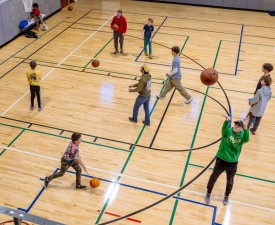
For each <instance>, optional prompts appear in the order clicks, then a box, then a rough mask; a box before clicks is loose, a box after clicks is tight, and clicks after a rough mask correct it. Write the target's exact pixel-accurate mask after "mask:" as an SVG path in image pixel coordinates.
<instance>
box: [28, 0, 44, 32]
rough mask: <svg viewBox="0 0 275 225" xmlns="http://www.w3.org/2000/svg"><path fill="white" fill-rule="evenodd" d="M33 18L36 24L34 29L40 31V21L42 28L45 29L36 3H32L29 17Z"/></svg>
mask: <svg viewBox="0 0 275 225" xmlns="http://www.w3.org/2000/svg"><path fill="white" fill-rule="evenodd" d="M31 18H33V19H34V21H35V24H36V29H37V30H39V31H40V22H41V23H42V24H43V30H45V27H46V24H45V22H44V20H43V18H42V15H41V12H40V9H39V6H38V4H37V3H33V5H32V12H31V15H30V19H31Z"/></svg>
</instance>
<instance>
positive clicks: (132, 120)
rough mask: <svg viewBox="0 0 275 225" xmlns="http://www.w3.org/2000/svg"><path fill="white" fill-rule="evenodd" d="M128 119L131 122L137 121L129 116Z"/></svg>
mask: <svg viewBox="0 0 275 225" xmlns="http://www.w3.org/2000/svg"><path fill="white" fill-rule="evenodd" d="M129 120H130V121H131V122H133V123H136V122H137V121H135V120H134V119H133V118H132V117H129Z"/></svg>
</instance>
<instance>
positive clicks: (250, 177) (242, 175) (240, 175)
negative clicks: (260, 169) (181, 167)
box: [189, 163, 275, 184]
mask: <svg viewBox="0 0 275 225" xmlns="http://www.w3.org/2000/svg"><path fill="white" fill-rule="evenodd" d="M189 165H190V166H194V167H198V168H205V167H204V166H200V165H197V164H193V163H189ZM209 170H213V168H209ZM236 176H239V177H245V178H249V179H253V180H259V181H264V182H268V183H272V184H275V181H274V180H267V179H263V178H260V177H254V176H250V175H246V174H241V173H236Z"/></svg>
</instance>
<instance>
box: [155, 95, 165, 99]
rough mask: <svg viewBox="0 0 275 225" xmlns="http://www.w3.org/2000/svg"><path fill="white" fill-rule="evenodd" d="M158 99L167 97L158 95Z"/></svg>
mask: <svg viewBox="0 0 275 225" xmlns="http://www.w3.org/2000/svg"><path fill="white" fill-rule="evenodd" d="M156 97H157V99H164V98H165V97H162V96H160V95H156Z"/></svg>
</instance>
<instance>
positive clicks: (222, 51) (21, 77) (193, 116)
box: [0, 0, 275, 225]
mask: <svg viewBox="0 0 275 225" xmlns="http://www.w3.org/2000/svg"><path fill="white" fill-rule="evenodd" d="M73 6H74V10H73V11H72V12H69V11H68V10H67V9H66V8H65V9H63V10H62V11H61V12H59V13H57V14H56V15H54V16H53V17H51V18H50V19H48V20H47V21H46V22H47V25H48V26H49V30H48V31H47V32H40V34H41V35H42V37H41V38H40V39H38V40H35V39H26V38H24V37H20V38H18V39H16V40H14V41H13V42H12V43H10V44H8V45H7V46H5V47H4V48H2V49H1V50H0V77H1V79H0V89H1V96H2V97H1V98H0V115H1V117H0V126H1V129H0V132H1V135H0V138H1V139H0V140H1V143H0V144H1V146H0V148H1V153H0V154H1V156H0V173H1V176H0V177H1V187H0V188H1V191H0V205H6V206H9V207H12V208H21V209H24V210H26V211H28V212H30V213H32V214H34V215H38V216H41V217H45V218H48V219H51V220H56V221H59V222H63V223H66V224H81V225H85V224H95V223H98V224H99V223H101V222H106V221H109V220H112V219H115V218H117V216H118V215H120V216H122V215H125V214H128V213H131V212H133V211H135V210H138V209H140V208H143V207H145V206H147V205H149V204H151V203H153V202H155V201H158V200H159V199H161V198H163V197H164V195H166V194H170V193H172V192H173V191H175V190H176V189H177V188H178V187H179V186H181V185H183V184H186V183H187V182H188V181H190V180H191V179H192V178H193V177H195V176H196V175H197V174H198V173H199V172H200V171H201V170H202V169H203V168H204V167H205V166H206V165H207V164H208V163H209V162H210V161H211V159H213V157H214V156H215V154H216V152H217V149H218V144H215V145H213V146H211V147H208V148H204V149H202V150H198V151H193V152H161V151H154V150H152V149H151V150H150V149H149V148H148V147H149V146H151V147H153V148H160V149H168V150H176V149H190V148H196V147H199V146H204V145H207V144H210V143H212V142H214V141H215V140H217V139H219V138H220V135H221V126H222V123H223V117H221V116H220V115H221V114H225V111H224V109H223V108H222V107H221V106H220V105H219V104H217V103H216V102H215V101H213V100H212V99H210V98H208V97H205V96H204V95H203V94H200V93H198V92H195V91H192V90H189V92H190V94H192V96H193V97H194V101H193V102H192V103H191V104H190V105H186V104H184V103H183V99H182V97H181V95H180V94H179V93H178V92H177V91H176V92H174V93H173V91H172V92H170V93H169V94H168V95H167V97H166V99H165V100H157V99H156V98H155V95H156V94H158V93H159V92H160V91H161V90H162V88H163V85H164V82H165V79H166V77H165V74H166V73H167V72H168V71H169V70H170V67H171V61H172V55H171V51H170V49H169V48H170V47H172V46H173V45H178V46H179V47H180V48H181V50H182V53H184V54H186V55H187V56H189V57H191V58H193V59H195V60H196V61H197V62H198V63H200V64H201V65H203V66H204V67H215V69H216V70H217V71H219V82H220V83H221V84H222V86H223V87H224V89H225V91H226V93H227V95H228V97H229V100H230V104H231V107H232V113H233V119H239V118H244V117H245V115H246V114H247V112H248V109H249V106H248V104H247V99H248V98H250V97H252V96H253V92H254V90H255V87H256V84H257V82H258V79H259V78H260V75H261V66H262V64H263V63H265V62H270V63H273V64H274V62H275V52H274V48H275V45H274V39H275V25H274V20H273V18H271V17H269V16H268V15H267V14H266V13H260V12H248V11H235V10H234V11H232V10H226V9H217V8H206V7H195V6H186V5H177V4H160V3H149V2H140V1H129V0H121V1H118V0H116V1H88V0H79V1H78V3H74V4H73ZM118 9H122V10H123V15H124V16H125V17H126V19H127V22H128V30H127V33H126V36H125V49H124V50H125V53H124V54H119V55H115V56H114V55H113V51H114V47H113V39H112V38H113V36H112V32H111V30H110V28H109V26H110V22H111V20H112V17H113V16H114V15H115V13H116V11H117V10H118ZM148 17H152V18H153V19H154V26H155V30H156V31H157V32H156V34H155V36H154V38H153V42H156V43H159V44H161V45H164V46H167V47H168V48H165V47H163V46H160V45H158V44H155V43H153V59H152V60H150V59H148V58H146V57H145V56H144V54H141V55H140V53H141V51H142V49H143V41H142V40H141V39H139V38H140V37H141V31H142V28H143V25H144V24H145V23H146V21H147V18H148ZM139 55H140V56H139ZM93 58H98V59H99V61H100V66H99V67H98V68H92V67H91V65H90V62H91V60H92V59H93ZM31 60H36V61H37V62H38V69H39V70H40V71H41V72H42V74H43V81H42V83H41V93H42V101H43V106H44V109H43V111H41V112H38V110H37V108H35V110H34V111H30V110H29V98H30V95H29V93H28V90H29V86H28V83H27V80H26V76H25V72H26V70H27V69H28V68H29V62H30V61H31ZM145 62H146V63H148V64H149V65H150V68H151V74H152V76H153V80H152V81H153V84H152V97H151V101H150V110H151V121H152V122H151V126H150V127H143V124H142V119H143V117H144V113H143V110H141V111H140V114H139V121H138V123H136V124H133V123H130V122H129V121H128V117H129V116H131V113H132V108H133V104H134V101H135V98H136V96H137V95H136V94H135V93H129V92H128V86H129V85H130V84H134V83H135V82H137V81H136V80H137V79H138V77H139V76H140V72H139V69H140V67H141V65H143V63H145ZM181 63H182V72H183V84H184V85H185V86H186V87H187V88H190V89H195V90H197V91H200V92H202V93H205V94H208V95H210V96H211V97H213V98H215V99H216V100H217V101H219V102H220V103H222V104H223V105H224V106H225V107H226V109H227V110H228V105H227V101H226V98H225V96H224V94H223V92H222V90H221V89H220V87H219V86H218V84H215V85H214V86H211V87H206V86H204V85H203V84H202V83H201V82H200V79H199V75H200V72H201V70H202V68H201V67H199V66H198V65H197V64H196V63H194V62H192V61H191V60H188V59H187V58H185V57H182V62H181ZM271 74H272V73H271ZM272 75H273V74H272ZM272 87H274V85H272ZM274 110H275V104H274V96H273V97H272V99H271V101H270V102H269V105H268V108H267V110H266V112H265V115H264V117H263V119H262V122H261V125H260V128H259V131H258V133H257V134H256V135H255V136H252V135H251V141H250V142H249V143H248V144H245V145H244V146H243V150H242V154H241V157H240V161H239V165H238V173H237V175H236V176H235V183H234V188H233V192H232V194H231V196H230V203H229V205H228V206H226V207H225V206H223V204H222V202H221V198H222V197H223V194H224V189H225V182H226V180H225V175H224V174H223V175H222V176H221V178H220V179H219V180H218V181H217V183H216V185H215V188H214V190H213V196H214V197H213V198H212V200H211V204H210V205H205V204H204V194H205V192H206V184H207V181H208V178H209V176H210V174H211V170H207V171H206V172H205V173H204V174H203V175H202V176H201V177H200V178H199V179H197V180H196V181H195V182H194V183H193V184H191V185H190V186H188V188H186V189H184V191H182V192H181V194H180V195H178V196H175V198H177V199H175V198H170V199H168V200H167V201H165V202H164V203H162V204H159V205H157V206H156V207H154V208H151V209H149V210H147V211H145V212H142V213H140V214H137V215H134V216H132V217H131V219H130V220H122V221H119V222H117V224H133V225H134V224H136V223H139V222H141V224H146V225H159V224H200V225H202V224H206V225H209V224H213V225H214V224H224V225H225V224H226V225H228V224H234V225H237V224H250V225H252V224H257V225H258V224H261V225H264V224H272V223H273V222H272V221H274V220H275V213H274V212H275V203H274V202H275V195H274V185H275V180H274V173H275V166H274V163H273V162H274V148H273V145H274V143H275V142H274V134H275V123H274V120H273V119H272V115H273V112H274ZM74 131H78V132H81V133H83V140H84V141H83V143H82V144H81V146H80V152H81V155H82V159H83V161H84V162H85V164H86V165H87V166H88V169H89V172H90V174H91V175H92V176H96V177H98V178H100V179H101V186H100V187H99V188H97V189H91V188H90V189H88V190H87V191H76V190H75V189H74V187H75V175H74V174H73V173H70V172H68V173H67V174H66V175H65V176H64V177H62V178H60V179H56V180H54V181H52V182H51V183H50V185H49V188H48V189H47V190H44V189H43V181H42V180H40V178H44V177H45V176H46V175H49V174H51V173H53V172H54V171H55V170H56V169H58V168H59V166H60V158H61V156H62V154H63V152H64V150H65V148H66V147H67V144H68V143H69V138H70V136H71V134H72V132H74ZM134 144H138V145H140V146H134ZM211 168H213V166H211ZM90 179H91V178H90V177H87V176H85V175H84V174H83V176H82V183H83V184H86V185H88V183H89V180H90ZM39 194H40V195H39ZM7 219H8V218H6V217H2V215H0V222H3V221H4V220H7Z"/></svg>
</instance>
